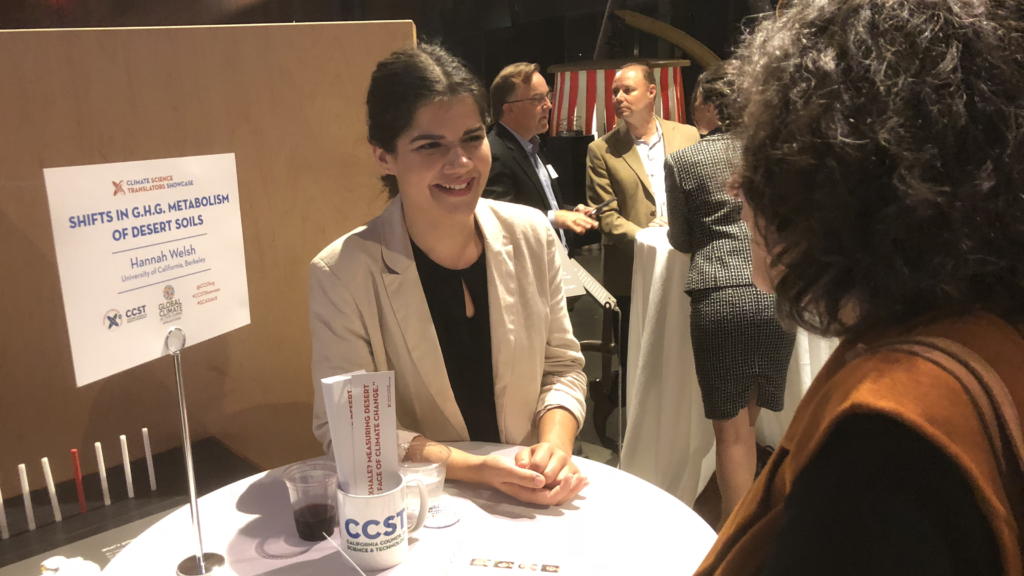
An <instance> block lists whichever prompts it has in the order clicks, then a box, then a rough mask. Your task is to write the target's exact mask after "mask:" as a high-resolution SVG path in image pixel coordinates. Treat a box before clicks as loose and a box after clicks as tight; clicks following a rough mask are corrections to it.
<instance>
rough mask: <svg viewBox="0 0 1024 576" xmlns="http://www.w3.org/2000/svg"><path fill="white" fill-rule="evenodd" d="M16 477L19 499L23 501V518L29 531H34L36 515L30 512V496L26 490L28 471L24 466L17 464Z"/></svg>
mask: <svg viewBox="0 0 1024 576" xmlns="http://www.w3.org/2000/svg"><path fill="white" fill-rule="evenodd" d="M18 476H19V477H20V479H21V499H22V500H24V501H25V518H26V519H27V520H28V529H29V531H32V530H35V529H36V514H35V512H34V511H33V510H32V495H31V494H30V493H29V489H28V470H26V469H25V465H24V464H18Z"/></svg>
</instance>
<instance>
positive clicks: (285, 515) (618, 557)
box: [104, 442, 715, 576]
mask: <svg viewBox="0 0 1024 576" xmlns="http://www.w3.org/2000/svg"><path fill="white" fill-rule="evenodd" d="M454 446H457V447H459V448H462V449H464V450H467V451H469V452H472V453H476V454H489V453H496V452H497V453H502V454H505V455H508V456H510V457H511V456H512V455H513V454H514V453H515V450H516V448H514V447H509V446H501V445H495V444H480V443H471V442H467V443H458V444H454ZM576 461H577V463H578V465H579V467H580V468H581V469H582V470H583V472H584V473H586V474H587V475H588V476H589V477H590V480H591V484H590V486H588V487H587V488H585V489H584V490H583V492H582V493H581V494H580V496H579V497H577V498H576V499H575V500H573V501H572V502H569V503H568V504H565V505H563V506H559V507H546V506H533V505H524V504H522V503H519V502H517V501H516V500H514V499H512V498H511V497H508V496H506V495H504V494H502V493H500V492H497V491H495V490H493V489H490V488H486V487H483V486H476V485H469V484H464V483H460V482H446V484H445V493H447V494H449V495H450V496H451V502H452V506H453V508H454V509H455V510H456V513H457V514H458V515H459V517H460V521H459V523H458V524H456V525H454V526H452V527H450V528H445V529H429V528H423V529H421V530H420V531H418V532H416V533H414V534H413V535H412V540H411V542H413V543H412V546H411V548H410V554H409V557H408V559H407V560H406V561H405V562H404V563H403V564H400V565H399V566H397V567H395V568H393V569H391V570H387V571H384V572H380V573H379V574H395V575H402V574H408V575H413V574H415V575H417V576H430V575H444V574H451V575H455V576H457V575H459V574H462V573H463V572H466V573H473V574H478V575H479V576H486V575H487V574H492V573H498V572H497V570H495V569H477V568H473V569H474V570H480V572H479V573H477V572H468V571H466V570H465V566H464V565H466V566H468V563H469V559H470V558H491V559H494V560H509V561H514V562H520V561H531V562H541V563H550V564H558V565H561V566H563V567H564V569H563V571H562V572H561V573H563V574H580V575H582V574H586V575H592V574H598V575H600V574H637V575H640V574H664V573H666V570H669V571H671V573H673V574H691V573H692V572H693V570H695V569H696V567H697V566H698V565H699V564H700V562H701V560H703V558H704V556H705V555H706V554H707V552H708V550H710V549H711V546H712V544H713V543H714V541H715V533H714V531H713V530H712V529H711V528H710V527H709V526H708V525H707V524H706V523H705V522H704V521H703V520H701V518H700V517H699V516H697V515H696V514H695V513H694V512H693V511H692V510H690V509H689V508H687V507H686V506H684V505H683V504H682V503H681V502H679V501H678V500H676V499H675V498H673V497H672V496H670V495H669V494H666V493H665V492H664V491H662V490H659V489H658V488H655V487H654V486H652V485H650V484H648V483H647V482H644V481H643V480H640V479H639V478H636V477H634V476H631V475H629V474H626V473H624V472H622V471H619V470H616V469H614V468H611V467H608V466H605V465H603V464H600V463H597V462H593V461H590V460H585V459H582V458H578V459H576ZM281 470H282V469H277V470H272V471H270V472H266V473H262V474H257V475H255V476H252V477H250V478H246V479H245V480H241V481H239V482H236V483H234V484H231V485H229V486H226V487H224V488H221V489H220V490H217V491H216V492H213V493H211V494H209V495H207V496H204V497H203V498H200V500H199V510H200V516H201V520H202V529H203V540H204V543H205V547H206V550H207V551H210V552H219V553H221V554H224V556H225V557H226V558H227V569H226V570H223V571H220V572H217V574H239V575H254V574H265V575H285V574H287V575H290V576H291V575H304V574H310V575H314V574H315V575H318V576H319V575H324V574H330V575H331V576H346V575H354V574H356V572H355V569H353V568H351V567H350V566H349V565H348V564H346V562H345V560H344V559H343V558H342V557H341V555H340V554H339V553H338V552H337V551H336V550H335V548H334V547H332V546H331V544H330V543H329V542H320V543H317V544H312V543H308V542H303V541H302V540H299V539H298V536H297V535H296V533H295V524H294V522H293V520H292V513H291V506H290V504H289V502H288V490H287V488H286V487H285V484H284V481H283V480H282V479H281ZM625 503H628V505H624V504H625ZM191 535H192V532H191V524H190V520H189V510H188V506H185V507H183V508H181V509H179V510H177V511H175V512H173V513H172V514H170V515H169V516H167V517H166V518H164V519H163V520H161V521H160V522H158V523H157V524H155V525H154V526H153V527H152V528H150V529H149V530H147V531H146V532H144V533H143V534H142V535H140V536H139V537H138V538H137V539H136V540H135V541H134V542H132V543H131V544H130V545H128V546H127V547H126V548H125V549H124V550H123V551H122V552H121V553H120V554H118V555H117V556H116V557H115V558H114V560H113V561H112V562H111V563H110V564H109V565H108V566H107V568H106V570H104V574H109V575H125V576H128V575H131V576H138V575H140V574H146V575H149V574H153V575H158V574H174V571H175V567H176V566H177V565H178V562H179V561H181V560H182V559H184V558H185V557H186V556H187V555H189V554H194V548H193V545H192V542H193V541H192V538H191ZM333 540H334V541H335V542H340V541H339V534H338V532H337V531H336V532H335V534H334V536H333ZM517 573H518V571H517Z"/></svg>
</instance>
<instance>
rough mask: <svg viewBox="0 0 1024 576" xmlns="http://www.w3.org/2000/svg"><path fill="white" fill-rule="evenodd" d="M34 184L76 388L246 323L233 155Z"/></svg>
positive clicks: (111, 167)
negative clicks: (179, 337) (53, 256)
mask: <svg viewBox="0 0 1024 576" xmlns="http://www.w3.org/2000/svg"><path fill="white" fill-rule="evenodd" d="M43 176H44V178H45V180H46V193H47V196H48V197H49V201H50V219H51V221H52V225H53V239H54V244H55V246H56V250H57V266H58V269H59V271H60V283H61V290H62V292H63V294H64V311H65V313H66V315H67V322H68V334H69V336H70V339H71V356H72V358H73V360H74V365H75V378H76V380H77V382H78V385H79V386H84V385H86V384H89V383H91V382H95V381H96V380H99V379H101V378H105V377H107V376H110V375H112V374H116V373H118V372H121V371H123V370H127V369H128V368H131V367H133V366H138V365H139V364H142V363H144V362H148V361H150V360H153V359H155V358H158V357H159V356H161V355H162V354H163V353H164V338H165V336H166V335H167V331H168V330H169V329H170V328H171V327H172V326H178V327H180V328H182V329H183V330H184V331H185V335H186V339H187V343H188V344H189V345H192V344H195V343H197V342H202V341H203V340H207V339H209V338H213V337H214V336H217V335H220V334H223V333H225V332H228V331H230V330H234V329H235V328H239V327H241V326H245V325H246V324H248V323H249V290H248V284H247V280H246V273H245V250H244V247H243V244H242V219H241V215H240V213H239V198H238V179H237V176H236V172H235V155H234V154H217V155H212V156H193V157H189V158H171V159H166V160H146V161H140V162H121V163H116V164H97V165H93V166H74V167H68V168H48V169H46V170H43Z"/></svg>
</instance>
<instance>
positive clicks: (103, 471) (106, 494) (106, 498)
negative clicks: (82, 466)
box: [96, 442, 110, 506]
mask: <svg viewBox="0 0 1024 576" xmlns="http://www.w3.org/2000/svg"><path fill="white" fill-rule="evenodd" d="M96 467H97V468H99V469H100V486H101V487H102V488H103V505H104V506H110V489H109V488H107V466H106V464H104V463H103V446H100V443H99V442H97V443H96Z"/></svg>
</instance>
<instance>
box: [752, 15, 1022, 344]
mask: <svg viewBox="0 0 1024 576" xmlns="http://www.w3.org/2000/svg"><path fill="white" fill-rule="evenodd" d="M736 58H737V60H738V61H739V64H738V70H737V74H736V79H737V83H738V86H737V88H738V94H739V98H740V106H741V107H742V109H744V111H745V114H744V118H743V123H742V126H740V127H739V129H738V131H737V132H738V133H739V134H741V137H742V138H743V140H744V143H745V144H744V150H743V162H742V168H741V170H740V173H739V186H740V187H741V188H742V190H743V194H744V198H745V200H746V201H747V202H749V204H750V207H751V209H752V210H753V212H754V214H755V216H756V217H757V219H758V222H759V224H758V228H759V231H760V232H761V235H762V236H763V237H764V239H765V243H766V247H767V249H768V251H769V253H770V254H771V255H772V267H773V269H774V270H773V271H774V272H775V274H774V277H775V290H776V294H777V296H778V301H777V309H778V312H779V315H780V318H782V319H783V320H787V319H788V320H790V321H792V322H795V323H796V324H798V325H800V326H803V327H805V328H806V329H808V330H809V331H812V332H815V333H818V334H826V335H845V334H849V333H850V332H852V331H854V330H858V331H859V330H860V329H869V328H877V327H881V326H886V325H893V324H895V323H897V322H904V321H909V320H912V319H916V318H921V317H925V316H927V315H929V314H932V313H957V312H966V311H970V310H977V309H982V310H987V311H990V312H993V313H995V314H997V315H999V316H1001V317H1003V318H1004V319H1007V320H1010V321H1020V320H1021V319H1024V3H1021V2H1020V1H1019V0H796V1H794V2H788V3H787V4H786V8H785V9H784V10H783V11H782V12H781V13H780V14H779V17H778V18H777V19H772V20H770V21H766V22H764V23H762V24H761V25H760V26H759V27H758V28H757V29H756V30H754V31H753V32H752V33H751V34H750V35H749V36H748V37H747V38H746V39H745V40H744V41H743V43H742V45H741V47H740V48H739V50H738V51H737V56H736ZM844 311H845V312H844ZM851 311H852V314H851Z"/></svg>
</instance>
